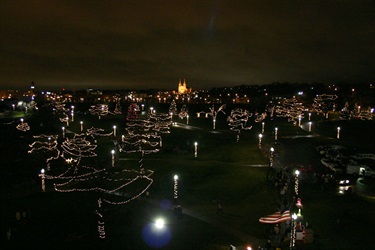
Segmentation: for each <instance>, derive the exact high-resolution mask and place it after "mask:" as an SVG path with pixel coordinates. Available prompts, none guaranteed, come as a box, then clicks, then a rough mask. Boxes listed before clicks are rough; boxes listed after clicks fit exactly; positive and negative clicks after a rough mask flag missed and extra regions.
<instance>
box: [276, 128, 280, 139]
mask: <svg viewBox="0 0 375 250" xmlns="http://www.w3.org/2000/svg"><path fill="white" fill-rule="evenodd" d="M278 130H279V129H278V128H275V141H277V131H278Z"/></svg>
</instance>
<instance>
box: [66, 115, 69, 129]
mask: <svg viewBox="0 0 375 250" xmlns="http://www.w3.org/2000/svg"><path fill="white" fill-rule="evenodd" d="M66 126H67V127H69V116H66Z"/></svg>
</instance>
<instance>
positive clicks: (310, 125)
mask: <svg viewBox="0 0 375 250" xmlns="http://www.w3.org/2000/svg"><path fill="white" fill-rule="evenodd" d="M311 124H312V122H309V132H311Z"/></svg>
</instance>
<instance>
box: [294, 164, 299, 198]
mask: <svg viewBox="0 0 375 250" xmlns="http://www.w3.org/2000/svg"><path fill="white" fill-rule="evenodd" d="M294 173H295V175H296V177H295V180H294V192H295V193H296V196H298V176H299V170H298V169H297V170H296V171H295V172H294Z"/></svg>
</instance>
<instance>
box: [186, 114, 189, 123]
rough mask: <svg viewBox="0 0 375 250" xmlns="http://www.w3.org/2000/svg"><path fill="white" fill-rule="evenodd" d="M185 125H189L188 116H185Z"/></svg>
mask: <svg viewBox="0 0 375 250" xmlns="http://www.w3.org/2000/svg"><path fill="white" fill-rule="evenodd" d="M186 124H189V115H187V116H186Z"/></svg>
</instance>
